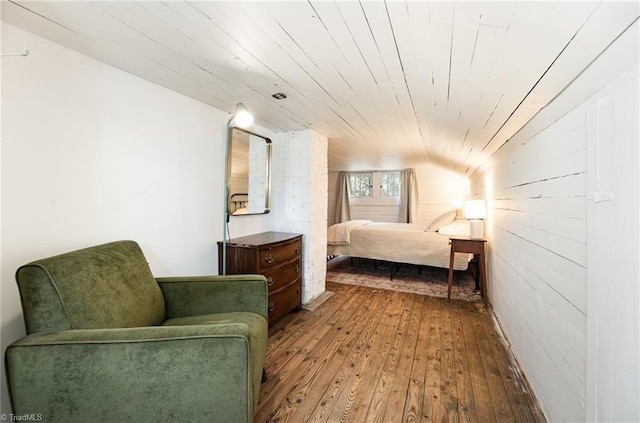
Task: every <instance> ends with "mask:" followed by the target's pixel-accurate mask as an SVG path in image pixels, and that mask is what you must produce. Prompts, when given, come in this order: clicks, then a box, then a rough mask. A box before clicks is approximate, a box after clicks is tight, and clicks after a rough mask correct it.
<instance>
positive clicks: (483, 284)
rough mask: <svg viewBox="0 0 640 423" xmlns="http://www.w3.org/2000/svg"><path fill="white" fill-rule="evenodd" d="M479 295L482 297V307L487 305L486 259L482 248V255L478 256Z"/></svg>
mask: <svg viewBox="0 0 640 423" xmlns="http://www.w3.org/2000/svg"><path fill="white" fill-rule="evenodd" d="M479 259H480V294H481V295H482V301H483V302H484V305H487V304H488V303H489V298H488V296H487V261H486V260H487V258H486V255H485V250H484V246H483V249H482V253H481V254H480V257H479Z"/></svg>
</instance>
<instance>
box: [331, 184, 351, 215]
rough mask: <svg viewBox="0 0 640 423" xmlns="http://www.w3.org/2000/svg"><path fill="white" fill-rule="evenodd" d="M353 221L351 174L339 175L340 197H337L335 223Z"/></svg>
mask: <svg viewBox="0 0 640 423" xmlns="http://www.w3.org/2000/svg"><path fill="white" fill-rule="evenodd" d="M348 220H351V204H350V203H349V173H348V172H340V174H339V175H338V195H337V196H336V212H335V216H334V222H333V223H341V222H346V221H348Z"/></svg>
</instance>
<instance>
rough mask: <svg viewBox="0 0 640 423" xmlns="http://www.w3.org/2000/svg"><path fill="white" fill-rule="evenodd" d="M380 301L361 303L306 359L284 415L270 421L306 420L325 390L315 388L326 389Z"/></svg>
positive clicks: (370, 299) (372, 299) (376, 297)
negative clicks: (300, 377) (371, 310)
mask: <svg viewBox="0 0 640 423" xmlns="http://www.w3.org/2000/svg"><path fill="white" fill-rule="evenodd" d="M380 300H381V298H380V296H379V295H374V296H371V297H369V298H368V300H367V301H366V302H363V303H361V304H360V305H359V306H358V307H357V309H356V311H355V313H354V314H353V315H352V317H351V318H350V319H349V320H347V321H345V322H342V323H341V326H340V327H338V328H337V331H338V332H337V333H336V334H335V335H332V334H330V333H328V334H327V335H326V336H325V337H324V338H323V340H322V341H321V343H319V344H318V345H317V346H316V349H315V351H314V352H312V353H309V354H308V355H307V357H306V358H305V361H304V363H305V366H306V368H305V370H304V376H303V377H302V379H300V380H299V381H298V382H299V383H298V384H297V385H296V386H295V387H294V389H293V390H292V391H290V392H289V394H288V395H287V403H288V404H290V405H289V407H288V408H287V409H286V413H284V412H283V413H275V414H274V417H277V418H278V419H279V420H283V419H284V417H285V416H288V418H287V420H289V421H304V420H305V419H306V418H308V415H309V414H311V412H312V411H313V409H315V407H316V405H317V404H318V403H319V402H320V398H321V397H322V394H323V393H324V391H325V390H326V389H324V390H323V389H322V388H321V389H317V388H318V387H327V386H329V385H330V383H331V381H332V380H333V379H334V375H336V373H338V372H339V370H340V368H341V367H342V366H343V365H344V362H345V361H346V359H347V358H348V357H349V354H350V352H351V347H352V346H354V345H355V344H356V343H357V340H358V338H359V336H360V334H361V333H362V332H363V330H364V328H365V327H367V326H369V325H370V324H371V320H372V317H373V315H372V313H370V312H369V309H370V308H373V309H377V308H379V306H380V305H381V303H382V301H380ZM303 399H304V401H302V400H303ZM283 411H284V410H283Z"/></svg>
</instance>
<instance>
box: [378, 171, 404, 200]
mask: <svg viewBox="0 0 640 423" xmlns="http://www.w3.org/2000/svg"><path fill="white" fill-rule="evenodd" d="M380 196H381V197H399V196H400V172H385V173H381V174H380Z"/></svg>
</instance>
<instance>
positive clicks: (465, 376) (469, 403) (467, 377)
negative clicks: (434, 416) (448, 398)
mask: <svg viewBox="0 0 640 423" xmlns="http://www.w3.org/2000/svg"><path fill="white" fill-rule="evenodd" d="M453 313H454V314H455V318H454V319H453V324H452V326H453V327H452V330H453V348H454V351H455V353H454V355H455V359H454V363H453V365H454V372H455V374H456V395H457V397H458V417H459V421H460V423H470V422H477V421H478V416H477V413H476V404H475V401H474V398H473V389H472V387H471V373H470V368H469V360H468V357H467V349H466V346H465V339H464V332H463V328H462V318H463V316H462V315H461V313H460V307H455V309H454V311H453Z"/></svg>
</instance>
